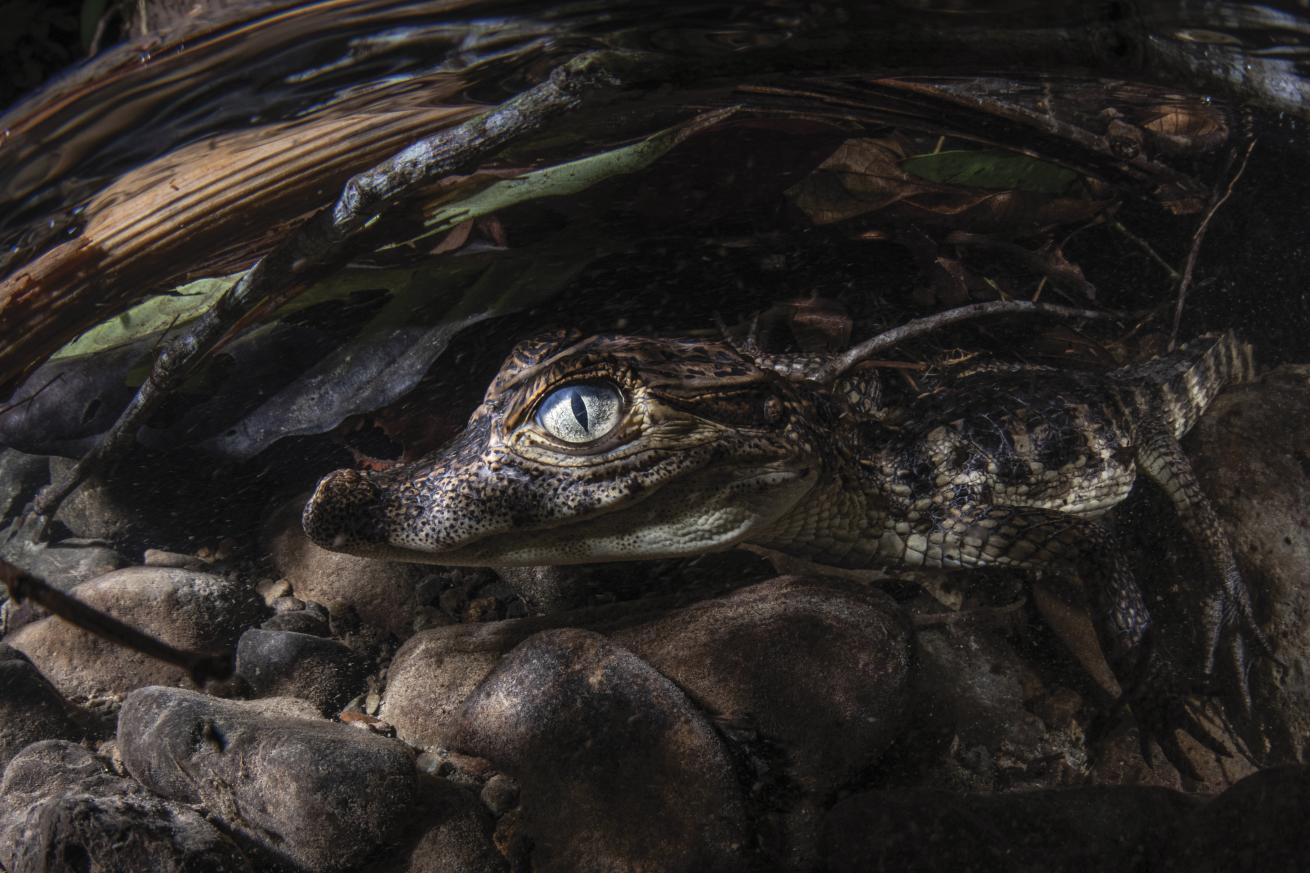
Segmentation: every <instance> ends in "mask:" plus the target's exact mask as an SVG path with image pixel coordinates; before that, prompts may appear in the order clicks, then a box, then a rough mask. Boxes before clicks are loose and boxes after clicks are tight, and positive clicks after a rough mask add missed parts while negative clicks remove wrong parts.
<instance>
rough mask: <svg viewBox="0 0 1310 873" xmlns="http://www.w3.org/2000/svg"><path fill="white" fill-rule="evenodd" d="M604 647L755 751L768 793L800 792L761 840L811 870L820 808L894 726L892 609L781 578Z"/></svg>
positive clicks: (896, 680) (636, 629)
mask: <svg viewBox="0 0 1310 873" xmlns="http://www.w3.org/2000/svg"><path fill="white" fill-rule="evenodd" d="M612 638H613V639H614V641H615V642H618V643H620V644H622V645H623V646H625V647H626V648H628V649H630V650H632V651H633V652H634V653H636V654H637V655H638V656H640V657H641V658H643V659H645V660H646V662H647V663H649V664H650V665H651V666H652V667H654V668H655V669H656V670H658V671H659V672H660V673H662V674H664V675H665V676H667V677H668V678H669V679H672V680H673V681H674V682H675V683H677V685H678V686H679V687H680V688H682V689H683V690H684V691H686V692H687V694H688V695H689V696H690V697H691V699H692V700H694V701H695V703H696V705H697V707H698V708H699V709H700V710H701V711H702V712H705V713H712V714H714V716H715V718H716V719H717V720H718V722H719V724H720V725H723V726H726V727H728V728H729V729H732V728H737V729H739V730H738V733H739V734H744V735H745V736H747V737H750V740H751V741H750V743H748V746H751V745H755V746H758V747H759V748H761V749H762V750H763V751H764V754H765V755H766V756H767V757H768V758H769V759H770V760H768V765H769V772H768V775H767V779H768V780H769V782H770V783H771V784H772V785H773V786H774V788H775V789H777V790H778V791H780V792H782V793H786V794H792V793H794V792H799V797H794V798H789V803H788V804H787V809H786V815H785V816H784V818H783V820H782V821H780V822H778V823H777V825H776V827H775V829H774V830H775V831H776V832H775V833H773V834H771V835H770V843H771V845H772V846H773V851H774V853H775V855H776V856H777V857H779V858H783V859H786V863H787V864H788V865H789V866H790V867H791V868H793V869H810V868H811V867H812V864H813V862H812V858H813V855H814V852H815V843H816V842H817V839H818V827H819V823H820V821H821V820H822V815H821V807H822V805H823V804H825V803H827V802H828V799H829V797H830V796H831V794H832V793H833V792H835V791H836V790H837V789H839V788H840V787H842V786H843V785H845V784H846V783H848V782H850V781H851V780H853V779H855V778H856V777H857V776H859V775H860V774H861V773H863V772H864V771H866V770H867V769H868V768H870V767H872V766H873V765H874V764H875V763H876V762H877V761H878V759H879V757H880V756H881V754H882V753H883V751H884V750H885V749H886V748H887V747H888V746H889V745H890V744H891V742H892V740H893V739H895V738H896V736H897V734H898V732H899V730H900V727H901V724H902V722H903V721H904V715H905V710H906V700H907V697H908V688H909V684H910V683H909V678H910V672H911V671H910V666H911V646H910V628H909V625H908V623H907V622H906V620H905V619H904V617H903V616H902V614H901V612H900V610H899V609H898V608H897V607H896V604H895V602H894V601H893V600H892V599H891V598H890V597H888V596H887V595H886V594H884V593H883V592H881V591H877V590H867V589H865V590H861V589H857V588H855V587H854V586H852V585H849V584H840V583H833V584H829V583H824V582H816V581H814V580H811V579H805V578H801V577H795V576H784V577H779V578H776V579H771V580H769V581H767V582H762V583H760V584H758V585H752V586H750V587H748V588H743V589H740V590H737V591H734V592H732V593H730V594H727V595H725V596H723V597H718V598H714V599H712V600H706V601H702V602H700V603H697V604H694V605H692V606H688V607H685V608H683V609H679V610H675V611H673V612H670V613H668V614H667V615H665V616H663V617H661V618H657V619H654V620H652V621H649V622H645V623H642V624H639V625H636V626H633V627H627V628H619V629H617V630H615V631H613V634H612ZM815 677H823V681H816V680H815ZM774 758H776V760H773V759H774Z"/></svg>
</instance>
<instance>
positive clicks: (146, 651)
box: [0, 561, 233, 685]
mask: <svg viewBox="0 0 1310 873" xmlns="http://www.w3.org/2000/svg"><path fill="white" fill-rule="evenodd" d="M0 581H3V582H4V584H5V587H6V588H8V589H9V596H10V597H11V598H13V599H14V601H15V602H18V603H21V602H22V601H24V600H30V601H32V602H33V603H35V604H37V605H38V606H41V607H43V608H44V609H46V610H47V611H48V612H50V613H51V614H52V615H56V616H58V617H59V618H62V619H63V620H64V621H66V622H68V623H69V624H71V625H74V626H76V627H79V628H81V629H82V630H84V631H86V632H87V633H92V634H95V635H96V636H98V637H100V638H102V639H105V640H108V641H109V642H111V643H114V644H116V645H120V646H125V647H127V648H129V649H133V650H135V651H138V652H140V653H142V654H143V655H147V656H149V657H151V658H155V659H157V660H160V661H163V662H164V663H166V664H172V665H174V666H176V667H181V668H182V669H183V670H186V671H187V673H188V674H190V676H191V678H192V679H193V680H194V681H195V683H196V684H197V685H203V684H204V683H205V682H207V681H208V680H210V679H227V678H229V677H230V676H231V675H232V660H233V653H232V652H231V651H223V652H192V651H188V650H186V649H179V648H176V647H174V646H171V645H169V644H168V643H166V642H164V641H163V640H161V639H159V638H157V637H152V636H150V635H149V634H147V633H144V632H142V631H140V630H137V629H136V628H134V627H132V626H131V625H130V624H126V623H124V622H121V621H119V620H118V619H116V618H114V617H113V616H112V615H108V614H106V613H103V612H101V611H100V610H98V609H96V608H95V607H93V606H89V605H88V604H86V603H83V602H82V601H80V600H78V599H77V598H76V597H72V596H70V595H68V594H65V593H64V592H62V591H60V590H59V589H58V588H55V587H54V586H53V585H51V584H50V583H49V582H46V581H45V580H43V579H39V578H37V577H36V576H33V575H32V574H31V573H28V572H26V571H24V570H22V569H21V568H19V567H15V566H14V565H13V564H10V563H9V562H7V561H0Z"/></svg>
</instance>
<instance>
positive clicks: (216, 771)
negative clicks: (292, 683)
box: [118, 687, 416, 871]
mask: <svg viewBox="0 0 1310 873" xmlns="http://www.w3.org/2000/svg"><path fill="white" fill-rule="evenodd" d="M118 744H119V748H120V749H121V753H122V757H123V765H124V766H125V767H126V768H127V771H128V772H129V773H130V774H131V775H132V776H133V777H134V778H136V779H137V780H138V781H140V782H141V783H142V784H143V785H145V786H146V787H147V788H149V789H150V790H152V791H154V792H156V793H157V794H159V795H161V796H163V797H165V798H168V799H170V800H175V801H178V802H180V803H191V804H202V805H203V806H204V807H205V809H206V811H207V812H208V813H209V814H210V815H211V816H213V817H214V818H215V819H216V820H218V821H219V822H221V823H222V825H223V827H224V828H226V829H228V830H230V831H231V832H233V833H234V834H236V835H238V836H239V837H241V838H242V839H244V840H247V841H249V842H250V843H252V844H254V845H255V846H258V847H259V849H260V850H261V851H262V852H264V853H267V854H268V855H269V856H270V857H273V858H276V859H278V860H280V861H282V862H284V863H290V864H294V865H296V866H299V867H302V868H306V869H309V870H316V871H317V870H322V871H338V870H348V869H350V868H351V867H355V866H357V865H359V864H361V863H362V862H364V861H365V860H368V859H369V858H371V857H373V856H374V855H375V854H376V853H377V852H378V851H379V850H381V849H383V847H386V846H389V845H391V844H392V843H393V842H394V841H395V840H396V839H397V838H398V837H399V836H400V835H401V833H402V832H403V831H404V830H405V828H406V826H407V825H408V824H409V822H410V820H411V818H412V817H413V814H414V812H415V810H414V803H415V799H416V770H415V768H414V759H413V756H412V754H411V753H410V751H409V750H408V749H406V748H405V747H404V746H403V745H402V744H400V743H398V742H396V741H394V740H389V739H386V738H384V737H380V736H377V735H374V734H371V733H369V732H367V731H361V730H356V729H354V728H351V727H349V726H346V725H343V724H338V723H335V722H329V721H322V720H317V719H306V718H296V717H291V716H287V715H278V714H272V713H270V712H269V711H268V710H267V707H264V708H262V709H261V707H260V706H258V705H252V704H250V703H239V702H234V701H225V700H219V699H216V698H213V697H208V696H206V695H203V694H199V693H196V692H192V691H185V690H182V689H177V688H160V687H153V688H142V689H139V690H137V691H135V692H133V693H132V694H130V695H128V698H127V700H126V701H124V703H123V708H122V710H121V711H120V713H119V718H118Z"/></svg>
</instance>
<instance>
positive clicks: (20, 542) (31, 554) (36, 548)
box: [0, 521, 131, 634]
mask: <svg viewBox="0 0 1310 873" xmlns="http://www.w3.org/2000/svg"><path fill="white" fill-rule="evenodd" d="M35 528H36V524H35V523H34V522H31V521H28V522H27V523H20V522H18V521H15V522H13V523H11V524H10V526H9V527H7V528H4V529H0V560H5V561H8V562H9V563H11V564H13V565H14V566H16V567H19V568H21V569H23V570H25V571H26V572H28V573H31V574H32V575H34V576H36V577H37V578H39V579H42V580H44V581H45V582H47V583H49V584H50V585H53V586H54V587H56V588H58V589H60V590H61V591H69V590H71V589H72V588H74V587H75V586H77V585H80V584H81V583H83V582H87V581H89V580H91V579H95V578H97V577H99V576H103V575H105V574H106V573H112V572H113V571H114V570H117V569H120V568H122V567H126V566H127V565H128V564H129V563H131V562H130V561H128V560H127V558H125V557H123V556H122V555H120V554H119V553H118V552H116V551H114V549H112V548H110V547H109V546H107V545H105V544H104V543H103V542H101V541H99V540H82V539H66V540H61V541H60V542H57V543H48V542H45V541H44V540H43V539H42V538H41V537H39V536H38V535H37V532H36V529H35ZM8 598H9V595H8V591H7V590H6V589H4V588H2V587H0V601H3V607H2V608H0V634H7V633H9V632H11V631H15V630H18V628H20V627H23V626H24V625H27V624H31V623H32V622H34V621H36V620H37V619H40V618H43V617H44V616H46V615H47V613H46V611H45V610H44V609H42V608H41V607H39V606H37V605H36V604H34V603H31V602H24V603H15V602H13V601H12V600H9V599H8Z"/></svg>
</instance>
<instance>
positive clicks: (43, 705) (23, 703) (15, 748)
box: [0, 643, 86, 772]
mask: <svg viewBox="0 0 1310 873" xmlns="http://www.w3.org/2000/svg"><path fill="white" fill-rule="evenodd" d="M79 721H80V719H79V718H78V716H77V713H76V711H75V710H74V709H73V706H72V704H70V703H68V702H67V701H65V700H64V699H63V697H61V696H60V694H59V692H58V691H57V690H55V687H54V686H53V685H51V684H50V682H49V681H48V680H47V679H46V678H45V677H44V676H42V675H41V672H40V671H39V670H37V669H36V667H35V666H34V665H33V664H32V662H31V661H30V660H28V658H27V656H26V655H24V654H23V653H22V652H20V651H18V650H17V649H14V648H11V647H10V646H7V645H5V644H4V643H0V772H2V771H3V770H4V767H5V765H6V764H8V763H9V760H10V759H11V758H13V757H14V755H17V754H18V753H19V752H21V751H22V750H23V749H24V748H26V747H27V746H28V745H30V744H32V743H35V742H37V741H38V740H52V739H67V740H72V739H77V738H79V737H81V736H82V735H83V734H84V733H86V731H85V729H84V727H83V726H82V725H81V724H80V723H79Z"/></svg>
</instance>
